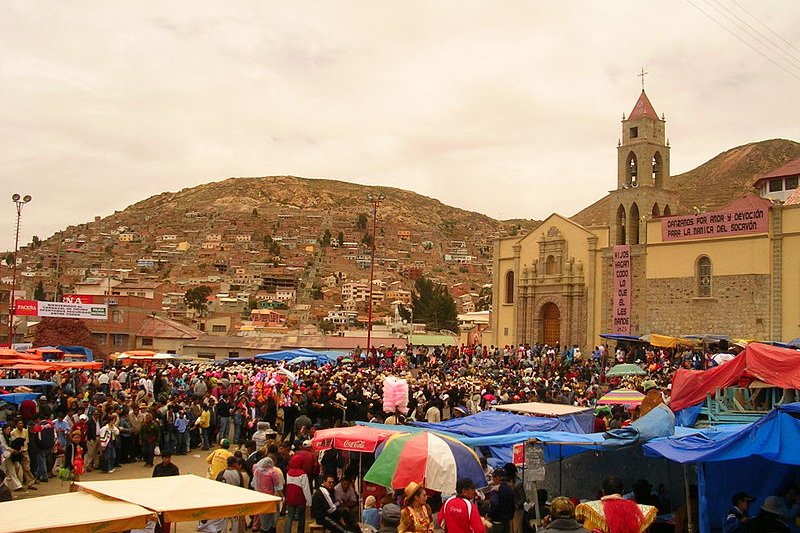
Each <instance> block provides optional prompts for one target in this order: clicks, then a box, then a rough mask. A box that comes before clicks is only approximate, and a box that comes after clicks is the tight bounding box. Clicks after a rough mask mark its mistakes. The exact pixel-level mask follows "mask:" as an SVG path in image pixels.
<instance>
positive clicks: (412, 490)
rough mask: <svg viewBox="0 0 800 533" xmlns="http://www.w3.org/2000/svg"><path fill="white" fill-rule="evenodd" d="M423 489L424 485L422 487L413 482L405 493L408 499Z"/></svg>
mask: <svg viewBox="0 0 800 533" xmlns="http://www.w3.org/2000/svg"><path fill="white" fill-rule="evenodd" d="M421 488H422V485H420V484H419V483H417V482H416V481H412V482H411V483H409V484H408V485H407V486H406V488H405V490H404V491H403V492H404V494H405V495H406V498H410V497H412V496H413V495H414V494H415V493H416V492H417V491H418V490H419V489H421Z"/></svg>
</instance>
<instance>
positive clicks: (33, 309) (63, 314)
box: [14, 300, 108, 320]
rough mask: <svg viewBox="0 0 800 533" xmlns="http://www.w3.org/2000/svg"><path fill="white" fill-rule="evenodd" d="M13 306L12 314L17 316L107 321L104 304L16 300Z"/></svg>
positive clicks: (106, 311) (106, 308) (106, 309)
mask: <svg viewBox="0 0 800 533" xmlns="http://www.w3.org/2000/svg"><path fill="white" fill-rule="evenodd" d="M14 304H15V305H14V314H15V315H18V316H41V317H58V318H85V319H89V320H107V319H108V306H107V305H105V304H77V303H65V302H39V301H36V300H17V301H16V302H14Z"/></svg>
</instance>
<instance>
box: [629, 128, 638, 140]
mask: <svg viewBox="0 0 800 533" xmlns="http://www.w3.org/2000/svg"><path fill="white" fill-rule="evenodd" d="M638 136H639V128H638V127H633V128H631V139H635V138H637V137H638Z"/></svg>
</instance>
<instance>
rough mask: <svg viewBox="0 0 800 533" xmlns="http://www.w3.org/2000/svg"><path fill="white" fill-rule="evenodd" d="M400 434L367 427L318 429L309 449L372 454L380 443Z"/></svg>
mask: <svg viewBox="0 0 800 533" xmlns="http://www.w3.org/2000/svg"><path fill="white" fill-rule="evenodd" d="M400 432H401V431H394V430H391V429H377V428H372V427H369V426H350V427H342V428H331V429H320V430H318V431H317V432H316V433H314V438H313V439H312V440H311V448H312V449H313V450H315V451H321V450H330V449H331V448H334V449H337V450H344V451H349V452H370V453H372V452H374V451H375V448H377V447H378V445H379V444H380V443H381V442H383V441H385V440H386V439H388V438H389V437H390V436H392V435H394V434H395V433H400Z"/></svg>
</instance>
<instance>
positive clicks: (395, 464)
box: [364, 431, 486, 494]
mask: <svg viewBox="0 0 800 533" xmlns="http://www.w3.org/2000/svg"><path fill="white" fill-rule="evenodd" d="M377 453H378V454H379V455H378V458H377V459H375V463H374V464H373V465H372V467H371V468H370V469H369V470H368V471H367V474H366V475H365V476H364V479H365V480H366V481H369V482H370V483H375V484H376V485H381V486H384V487H391V488H393V489H402V488H404V487H406V486H408V484H409V483H411V482H412V481H415V482H417V483H419V484H420V485H422V486H423V487H425V488H428V489H431V490H435V491H437V492H442V493H444V494H454V493H455V490H456V481H458V480H459V479H462V478H468V479H470V480H472V482H473V483H474V484H475V486H476V487H484V486H486V477H485V476H484V474H483V469H482V468H481V463H480V459H478V455H477V454H476V453H475V452H474V451H472V450H471V449H470V448H469V447H467V446H466V445H464V444H462V443H461V442H459V441H457V440H455V439H452V438H450V437H445V436H443V435H438V434H435V433H431V432H429V431H421V432H419V433H412V434H409V433H400V434H397V435H392V436H391V437H389V439H388V440H387V441H386V442H385V443H384V444H383V445H382V449H381V448H380V447H379V448H378V450H377Z"/></svg>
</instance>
